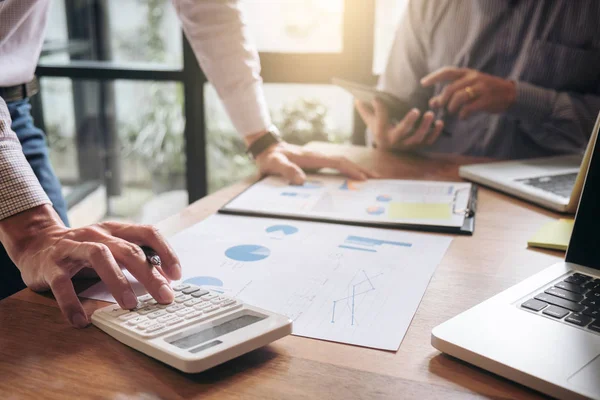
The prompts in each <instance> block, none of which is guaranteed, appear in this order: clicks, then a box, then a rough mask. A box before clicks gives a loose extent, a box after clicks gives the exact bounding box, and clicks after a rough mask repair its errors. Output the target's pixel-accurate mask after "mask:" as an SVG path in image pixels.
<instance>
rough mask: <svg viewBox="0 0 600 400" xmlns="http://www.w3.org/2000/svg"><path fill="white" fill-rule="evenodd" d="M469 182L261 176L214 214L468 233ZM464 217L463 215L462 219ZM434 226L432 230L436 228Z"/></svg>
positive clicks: (470, 218)
mask: <svg viewBox="0 0 600 400" xmlns="http://www.w3.org/2000/svg"><path fill="white" fill-rule="evenodd" d="M475 197H476V191H475V189H474V186H473V185H472V184H470V183H465V182H432V181H409V180H398V179H376V180H368V181H353V180H348V179H345V178H342V177H337V176H323V175H313V176H309V177H308V179H307V180H306V182H305V183H304V184H303V185H296V186H294V185H290V184H288V183H287V181H285V180H284V179H283V178H279V177H273V176H270V177H267V178H265V179H262V180H260V181H259V182H257V183H255V184H254V185H252V186H251V187H250V188H248V189H247V190H246V191H244V192H243V193H242V194H240V195H239V196H238V197H236V198H235V199H233V200H232V201H231V202H229V203H228V204H227V205H225V206H224V207H223V208H222V209H221V210H220V212H222V213H227V214H241V215H251V216H265V217H284V218H294V219H304V220H315V221H323V222H339V223H350V224H359V225H369V226H397V227H407V228H419V229H427V230H440V231H449V232H453V231H461V230H462V231H464V232H463V233H472V231H473V227H472V224H466V225H467V226H465V222H466V221H465V220H468V221H467V222H472V221H473V215H470V216H469V215H468V214H469V213H472V212H474V204H475V203H474V200H475ZM466 216H467V218H465V217H466ZM436 228H437V229H436Z"/></svg>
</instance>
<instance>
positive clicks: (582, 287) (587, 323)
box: [521, 273, 600, 332]
mask: <svg viewBox="0 0 600 400" xmlns="http://www.w3.org/2000/svg"><path fill="white" fill-rule="evenodd" d="M521 307H523V308H526V309H528V310H530V311H535V312H536V313H539V314H544V315H547V316H549V317H552V318H555V319H557V320H562V321H564V322H566V323H568V324H572V325H576V326H580V327H586V329H589V330H591V331H594V332H600V279H594V278H592V277H591V276H588V275H584V274H580V273H574V274H573V275H570V276H569V277H567V278H566V279H565V280H563V281H562V282H558V283H556V284H555V285H554V286H552V287H549V288H547V289H546V290H545V291H544V292H543V293H539V294H538V295H536V296H535V297H534V298H532V299H529V300H527V301H526V302H524V303H522V304H521Z"/></svg>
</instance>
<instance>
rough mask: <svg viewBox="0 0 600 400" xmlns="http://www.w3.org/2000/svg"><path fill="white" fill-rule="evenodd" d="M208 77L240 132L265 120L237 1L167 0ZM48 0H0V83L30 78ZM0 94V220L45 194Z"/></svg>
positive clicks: (257, 75)
mask: <svg viewBox="0 0 600 400" xmlns="http://www.w3.org/2000/svg"><path fill="white" fill-rule="evenodd" d="M172 2H173V5H174V7H175V9H176V11H177V14H178V15H179V17H180V19H181V22H182V25H183V29H184V31H185V33H186V35H187V37H188V40H189V41H190V43H191V45H192V48H193V49H194V53H195V54H196V57H197V59H198V62H199V63H200V66H201V67H202V70H203V71H204V73H205V74H206V77H207V78H208V80H209V81H210V82H211V83H212V84H213V85H214V86H215V88H216V90H217V93H218V94H219V96H220V97H221V100H222V101H223V104H224V105H225V108H226V110H227V112H228V114H229V117H230V118H231V120H232V122H233V125H234V126H235V128H236V129H237V131H238V132H239V133H240V134H242V135H249V134H252V133H257V132H260V131H262V130H265V129H266V128H268V127H269V125H270V124H271V119H270V117H269V110H268V107H267V104H266V101H265V98H264V93H263V89H262V79H261V77H260V61H259V58H258V53H257V51H256V48H255V47H254V45H253V44H252V43H251V42H250V39H249V35H248V30H247V28H246V26H245V24H244V21H243V18H242V13H241V10H240V4H239V1H238V0H202V1H198V0H172ZM49 4H50V0H0V87H6V86H13V85H18V84H22V83H26V82H28V81H30V80H31V79H32V78H33V75H34V72H35V67H36V64H37V61H38V58H39V55H40V52H41V48H42V43H43V39H44V30H45V26H46V21H47V18H48V8H49ZM10 125H11V120H10V115H9V113H8V110H7V109H6V105H5V103H4V101H3V100H2V99H1V98H0V220H1V219H3V218H7V217H9V216H11V215H14V214H16V213H18V212H21V211H24V210H27V209H29V208H32V207H35V206H37V205H40V204H46V203H49V200H48V198H47V197H46V196H45V194H44V193H43V190H42V188H41V186H40V185H39V183H38V182H37V180H35V179H32V176H33V177H35V176H34V175H33V172H32V171H31V168H29V166H28V164H27V162H26V160H25V157H24V156H23V154H22V151H21V148H20V145H19V142H18V140H17V138H16V135H15V133H14V132H12V130H11V129H10Z"/></svg>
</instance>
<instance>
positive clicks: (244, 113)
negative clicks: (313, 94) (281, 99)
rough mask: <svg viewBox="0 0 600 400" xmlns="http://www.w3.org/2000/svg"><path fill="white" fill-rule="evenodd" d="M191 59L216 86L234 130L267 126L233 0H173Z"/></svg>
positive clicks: (254, 65) (256, 64) (253, 57)
mask: <svg viewBox="0 0 600 400" xmlns="http://www.w3.org/2000/svg"><path fill="white" fill-rule="evenodd" d="M172 1H173V4H174V6H175V9H176V11H177V14H178V15H179V18H180V20H181V23H182V26H183V30H184V32H185V34H186V36H187V38H188V40H189V41H190V44H191V46H192V48H193V50H194V53H195V55H196V58H197V59H198V62H199V63H200V66H201V68H202V70H203V71H204V73H205V74H206V77H207V78H208V80H209V81H210V82H211V83H212V84H213V85H214V86H215V88H216V90H217V93H218V94H219V97H220V98H221V100H222V101H223V104H224V106H225V109H226V110H227V113H228V115H229V118H231V121H232V122H233V125H234V126H235V128H236V130H237V131H238V132H239V133H240V134H242V135H249V134H253V133H257V132H260V131H263V130H265V129H266V128H268V127H269V126H270V125H271V118H270V116H269V109H268V107H267V103H266V101H265V97H264V93H263V87H262V79H261V76H260V60H259V57H258V53H257V51H256V48H255V47H254V45H253V44H252V42H251V40H250V38H249V34H248V29H247V27H246V25H245V23H244V19H243V15H242V11H241V8H240V2H239V1H235V0H202V1H198V0H172Z"/></svg>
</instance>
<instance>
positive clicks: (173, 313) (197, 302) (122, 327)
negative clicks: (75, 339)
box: [92, 284, 292, 373]
mask: <svg viewBox="0 0 600 400" xmlns="http://www.w3.org/2000/svg"><path fill="white" fill-rule="evenodd" d="M173 290H174V291H175V301H174V302H173V303H171V304H166V305H164V304H158V303H157V302H156V300H154V299H153V298H152V297H151V296H150V295H149V294H146V295H143V296H140V297H138V301H139V304H138V307H136V308H135V309H133V310H124V309H122V308H121V307H119V305H118V304H114V305H111V306H108V307H104V308H101V309H99V310H96V311H95V312H94V313H93V314H92V323H93V324H94V325H96V326H97V327H98V328H100V329H101V330H103V331H104V332H106V333H108V334H109V335H111V336H113V337H114V338H115V339H117V340H119V341H120V342H122V343H124V344H126V345H128V346H130V347H133V348H134V349H136V350H139V351H141V352H142V353H145V354H147V355H149V356H150V357H154V358H156V359H157V360H160V361H162V362H164V363H166V364H169V365H170V366H172V367H174V368H177V369H179V370H181V371H183V372H190V373H195V372H201V371H204V370H207V369H209V368H212V367H214V366H216V365H219V364H221V363H224V362H225V361H229V360H231V359H233V358H235V357H238V356H240V355H242V354H245V353H247V352H249V351H252V350H254V349H257V348H259V347H262V346H265V345H267V344H269V343H271V342H273V341H275V340H277V339H280V338H282V337H284V336H287V335H289V334H290V333H292V321H291V320H290V319H288V318H287V317H285V316H282V315H279V314H275V313H272V312H269V311H265V310H261V309H259V308H256V307H252V306H249V305H248V304H244V303H242V302H240V301H239V300H236V299H234V298H231V297H228V296H225V295H223V294H220V293H216V292H212V291H209V290H206V289H203V288H201V287H198V286H195V285H187V284H180V285H177V286H175V287H174V288H173Z"/></svg>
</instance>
